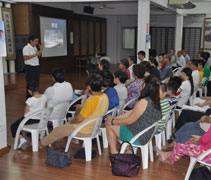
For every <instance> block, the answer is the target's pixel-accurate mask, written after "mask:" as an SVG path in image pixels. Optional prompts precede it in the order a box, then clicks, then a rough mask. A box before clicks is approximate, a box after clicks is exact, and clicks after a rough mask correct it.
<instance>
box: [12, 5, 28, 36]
mask: <svg viewBox="0 0 211 180" xmlns="http://www.w3.org/2000/svg"><path fill="white" fill-rule="evenodd" d="M12 10H13V19H14V33H15V35H28V34H30V29H29V5H28V4H14V5H13V6H12Z"/></svg>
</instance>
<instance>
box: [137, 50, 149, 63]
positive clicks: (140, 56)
mask: <svg viewBox="0 0 211 180" xmlns="http://www.w3.org/2000/svg"><path fill="white" fill-rule="evenodd" d="M145 56H146V53H145V52H144V51H139V52H138V59H139V63H141V62H142V61H148V60H147V59H146V57H145ZM139 63H138V64H139Z"/></svg>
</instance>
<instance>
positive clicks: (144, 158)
mask: <svg viewBox="0 0 211 180" xmlns="http://www.w3.org/2000/svg"><path fill="white" fill-rule="evenodd" d="M141 156H142V163H143V169H148V157H149V149H148V144H146V145H144V146H141Z"/></svg>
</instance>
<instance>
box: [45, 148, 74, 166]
mask: <svg viewBox="0 0 211 180" xmlns="http://www.w3.org/2000/svg"><path fill="white" fill-rule="evenodd" d="M46 152H47V159H46V161H45V163H46V164H48V165H50V166H55V167H60V168H64V167H67V166H69V165H70V164H71V163H72V160H71V158H70V156H69V153H68V152H64V148H55V149H50V148H47V151H46Z"/></svg>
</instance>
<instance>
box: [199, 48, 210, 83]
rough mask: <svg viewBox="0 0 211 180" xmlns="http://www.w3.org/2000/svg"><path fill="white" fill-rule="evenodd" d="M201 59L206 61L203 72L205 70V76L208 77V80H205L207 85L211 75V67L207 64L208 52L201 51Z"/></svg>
mask: <svg viewBox="0 0 211 180" xmlns="http://www.w3.org/2000/svg"><path fill="white" fill-rule="evenodd" d="M200 59H201V60H203V61H204V62H205V65H204V69H203V72H204V74H203V77H206V78H208V79H207V81H206V82H205V85H207V83H208V81H209V77H210V68H209V66H208V65H207V64H206V63H207V61H208V57H207V53H206V52H201V53H200Z"/></svg>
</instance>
